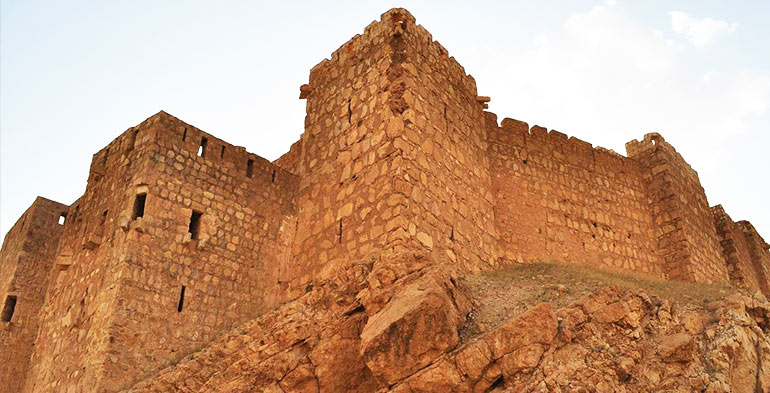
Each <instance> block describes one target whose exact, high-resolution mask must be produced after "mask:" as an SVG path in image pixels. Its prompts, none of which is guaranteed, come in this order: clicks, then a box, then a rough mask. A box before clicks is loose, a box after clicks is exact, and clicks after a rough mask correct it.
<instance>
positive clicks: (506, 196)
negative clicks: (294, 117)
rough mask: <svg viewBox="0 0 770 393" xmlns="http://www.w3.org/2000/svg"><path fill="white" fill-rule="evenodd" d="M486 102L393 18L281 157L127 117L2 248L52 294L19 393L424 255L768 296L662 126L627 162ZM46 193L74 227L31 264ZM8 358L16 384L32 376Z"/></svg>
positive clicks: (129, 371)
mask: <svg viewBox="0 0 770 393" xmlns="http://www.w3.org/2000/svg"><path fill="white" fill-rule="evenodd" d="M477 94H478V92H477V89H476V84H475V81H474V79H473V78H472V77H471V76H469V75H467V74H466V72H465V70H464V69H463V68H462V66H460V65H459V64H458V63H457V62H456V61H455V60H454V59H453V58H451V57H449V55H448V53H447V51H446V50H445V49H444V48H443V47H442V46H441V45H440V44H439V43H437V42H435V41H433V39H432V37H431V35H430V34H429V33H428V32H427V31H426V30H425V29H423V28H422V27H421V26H418V25H417V24H416V23H415V20H414V18H413V17H412V16H411V15H410V14H409V13H408V12H406V11H405V10H403V9H393V10H391V11H388V12H386V13H385V14H383V15H382V16H381V20H380V21H377V22H373V23H372V24H370V25H369V26H367V28H366V29H365V31H364V32H363V34H361V35H357V36H355V37H353V38H352V39H351V40H350V41H349V42H347V43H345V44H344V45H343V46H342V47H340V48H339V49H338V50H337V51H335V52H334V53H333V54H332V56H331V57H330V59H328V60H324V61H323V62H321V63H320V64H318V65H317V66H316V67H314V68H313V70H311V73H310V79H309V83H308V84H307V85H304V86H303V87H302V88H301V97H303V98H306V99H307V116H306V118H305V131H304V133H303V134H302V136H301V138H300V140H299V141H298V142H296V143H295V144H293V145H292V146H291V148H290V150H289V152H287V153H286V154H285V155H284V156H282V157H281V158H279V159H278V160H276V162H275V163H270V162H268V161H266V160H264V159H262V158H260V157H258V156H256V155H254V154H251V153H248V152H247V151H246V150H245V149H244V148H242V147H238V146H233V145H230V144H228V143H226V142H224V141H222V140H220V139H217V138H215V137H214V136H212V135H210V134H207V133H205V132H203V131H201V130H199V129H197V128H195V127H193V126H191V125H189V124H186V123H184V122H182V121H180V120H178V119H176V118H174V117H173V116H170V115H168V114H166V113H163V112H161V113H159V114H157V115H155V116H153V117H151V118H149V119H147V120H146V121H145V122H143V123H142V124H140V125H138V126H137V127H132V128H130V129H128V130H127V131H126V132H124V133H123V134H121V135H120V136H119V137H118V138H116V139H115V140H114V141H113V142H111V143H110V144H109V145H108V146H106V147H105V148H104V149H102V150H101V151H100V152H98V153H97V154H95V155H94V157H93V161H92V165H91V169H90V173H89V178H88V185H87V188H86V190H85V193H84V194H83V196H82V197H81V198H80V199H78V200H77V201H76V202H75V203H74V204H73V205H72V206H71V207H70V208H69V209H66V206H64V205H58V204H54V205H50V206H49V205H45V204H46V203H48V202H46V201H44V200H39V201H38V202H36V205H33V208H31V209H30V211H28V212H27V213H26V215H25V216H24V217H22V219H21V221H20V222H21V224H17V227H18V228H17V227H14V229H13V230H12V231H11V232H10V234H9V237H8V239H7V241H6V243H5V244H4V248H3V251H2V258H3V260H2V264H0V269H2V270H0V273H2V276H0V285H2V287H0V290H3V291H6V292H8V291H12V289H6V288H7V287H8V286H9V285H11V286H13V285H16V284H11V283H10V282H11V281H10V280H11V278H10V277H20V278H18V280H22V278H23V279H24V280H28V281H30V284H29V285H28V286H29V288H30V291H32V292H35V291H37V292H35V293H38V292H39V293H40V294H42V293H44V292H45V291H46V289H45V288H46V287H47V288H48V289H47V295H46V298H45V299H46V300H45V302H44V306H42V309H41V310H40V313H39V316H40V327H39V329H37V327H35V326H34V324H33V323H30V324H26V323H25V324H22V323H21V322H22V320H24V321H31V319H32V318H31V317H30V316H29V315H31V314H27V315H25V314H24V313H20V314H15V316H14V318H18V319H16V320H13V319H12V320H11V323H10V324H6V325H3V329H4V330H3V331H2V332H1V334H2V335H1V336H0V338H3V339H4V340H6V341H5V342H9V343H10V344H9V345H11V346H13V353H14V358H13V359H17V357H16V354H18V355H19V357H18V359H22V360H23V358H24V356H25V355H24V351H27V352H26V353H31V351H32V348H33V347H32V342H31V339H29V337H32V336H30V335H29V334H27V333H29V332H32V331H34V330H38V331H39V332H38V336H37V340H36V341H35V344H34V353H33V354H32V356H31V357H30V362H29V367H28V370H29V371H28V377H27V378H26V384H25V389H24V390H23V391H27V392H43V391H46V392H47V391H63V392H78V391H101V392H113V391H118V390H120V389H123V388H126V387H128V386H131V385H132V384H134V383H135V382H137V381H140V380H142V379H144V378H147V377H150V376H152V375H154V374H155V373H156V372H157V371H158V370H160V369H161V368H164V367H166V366H169V365H173V364H175V363H176V362H178V361H179V360H180V359H182V358H183V357H185V356H187V355H189V354H190V353H191V352H194V351H196V350H198V349H200V348H202V347H204V346H206V345H207V344H208V343H210V342H211V341H212V340H214V339H215V338H216V337H217V336H219V335H221V334H224V332H226V331H228V330H231V329H233V328H235V327H237V326H241V324H243V323H245V322H246V321H248V320H251V319H254V318H256V317H258V316H259V315H262V314H263V313H265V312H266V311H269V310H272V308H273V307H275V306H278V305H280V304H284V303H285V302H287V301H290V300H292V299H297V298H299V297H301V296H302V295H304V294H305V293H307V292H312V291H311V290H312V289H313V287H314V286H316V285H318V284H319V283H321V282H325V281H326V282H328V281H329V280H332V281H333V280H334V279H335V278H338V277H335V274H337V273H335V272H339V271H344V270H345V269H346V268H347V267H350V266H353V265H354V264H355V263H357V262H360V261H366V260H373V258H374V257H376V256H377V255H379V254H383V255H385V258H388V259H389V260H391V261H395V263H409V264H413V265H414V266H409V267H408V268H407V269H400V270H399V271H401V272H404V271H409V269H412V268H417V267H418V265H420V264H421V263H425V261H439V263H444V264H448V265H451V266H453V267H456V268H458V269H459V270H460V271H465V272H470V271H478V270H486V269H491V268H494V267H496V266H499V265H501V264H507V263H524V262H536V261H559V262H565V263H577V264H585V265H589V266H597V267H607V268H612V269H620V270H626V271H632V272H641V273H647V274H651V275H654V276H658V277H663V278H669V279H680V280H689V281H698V282H716V281H726V280H728V279H732V280H734V281H736V282H739V283H741V285H746V286H749V287H757V288H760V289H762V290H763V291H765V293H767V291H768V289H770V281H768V278H770V251H768V245H767V243H766V242H765V241H764V240H763V239H762V238H761V237H760V236H759V234H757V233H756V231H755V230H754V228H753V227H752V226H751V224H749V223H748V222H743V221H739V222H732V220H730V219H729V217H728V216H726V214H723V211H719V210H718V209H717V210H711V209H709V206H708V202H707V200H706V196H705V193H704V192H703V189H702V187H701V186H700V183H699V180H698V176H697V173H696V172H695V171H694V170H692V168H690V166H689V165H687V163H686V162H685V161H684V159H683V158H682V157H681V156H680V155H679V154H678V153H677V152H676V150H675V149H674V148H673V147H672V146H671V145H669V144H668V143H666V142H665V141H664V140H663V138H662V137H660V136H659V135H657V134H648V135H646V136H645V138H644V139H643V140H642V141H641V142H640V141H632V142H630V143H629V144H627V152H628V157H624V156H621V155H619V154H617V153H615V152H612V151H609V150H606V149H603V148H599V147H597V148H594V147H593V146H591V145H590V144H589V143H586V142H583V141H580V140H578V139H576V138H569V137H567V136H566V135H564V134H562V133H560V132H557V131H553V130H551V131H550V132H549V131H547V130H546V129H545V128H542V127H538V126H535V127H531V128H530V127H529V125H527V124H526V123H523V122H519V121H516V120H512V119H505V120H503V121H502V123H501V124H500V125H498V122H497V118H496V116H495V115H494V114H491V113H485V112H484V108H485V106H486V105H485V102H486V101H488V98H486V97H480V96H478V95H477ZM140 195H143V198H144V199H143V200H144V204H143V205H142V208H141V209H138V208H137V206H139V205H141V204H137V201H138V200H141V198H138V196H140ZM50 203H52V204H53V202H50ZM44 205H45V206H47V207H46V208H45V209H42V208H41V210H40V211H41V212H45V214H46V216H45V217H48V214H49V213H50V215H51V217H53V215H55V214H54V213H56V212H57V211H59V212H61V211H63V210H62V209H65V210H67V221H66V222H65V224H64V227H63V228H61V227H58V225H57V226H51V225H49V223H48V221H46V223H45V224H44V225H42V224H41V226H40V228H41V232H40V236H42V237H41V238H45V239H47V240H46V241H45V242H44V243H45V245H44V247H43V246H41V244H42V243H41V241H38V240H34V241H32V243H30V244H33V247H32V250H33V251H34V252H35V253H37V254H39V255H41V258H39V259H35V260H34V263H33V262H31V260H28V259H25V258H21V259H18V258H17V259H14V258H15V257H14V256H15V255H20V254H19V253H22V254H23V253H24V252H26V251H24V252H22V251H19V250H22V248H23V247H25V244H27V243H25V241H26V240H24V239H33V237H34V236H37V235H35V233H37V232H35V231H33V230H31V229H29V228H36V227H33V226H30V225H32V224H30V223H29V220H30V219H29V218H30V217H32V215H33V213H34V212H35V211H37V210H35V209H37V208H36V207H35V206H44ZM140 213H141V214H140ZM35 214H37V213H35ZM41 214H43V213H41ZM41 217H42V216H41ZM45 220H48V218H45ZM33 221H34V220H33ZM25 223H26V224H25ZM19 225H20V226H19ZM33 235H34V236H33ZM57 236H60V238H59V240H58V241H57V240H56V239H55V237H57ZM34 239H38V238H34ZM57 244H58V248H57ZM54 251H55V252H54ZM54 254H55V256H54ZM405 254H408V255H406V256H408V257H407V258H401V257H402V256H405ZM24 255H27V256H28V255H29V252H26V254H24ZM9 256H10V258H11V259H8V258H9ZM46 258H47V259H46ZM9 261H10V262H9ZM46 261H47V262H46ZM404 261H408V262H404ZM38 262H39V263H41V265H40V268H39V269H38V268H36V269H32V270H26V273H25V270H24V269H25V268H27V267H30V266H33V265H34V264H37V263H38ZM384 264H386V263H380V264H378V265H377V267H378V269H379V268H380V267H381V266H382V265H384ZM35 266H36V265H35ZM396 270H398V269H394V270H393V271H388V270H387V269H380V270H378V272H377V273H376V274H374V275H373V277H374V276H378V275H380V276H378V277H377V279H378V280H379V279H383V280H393V279H395V278H394V277H385V276H386V275H388V274H391V273H393V272H394V271H396ZM48 271H50V272H51V274H50V279H48V278H47V275H48V273H47V272H48ZM20 272H21V273H20ZM393 274H395V273H393ZM2 280H6V281H2ZM33 281H34V284H33V283H32V282H33ZM24 287H25V288H26V287H27V286H26V285H25V286H24ZM32 292H30V293H32ZM4 293H5V292H4ZM24 296H27V294H26V292H25V294H21V292H20V294H19V299H21V300H25V299H26V298H24ZM41 296H42V295H41ZM39 299H42V298H39ZM23 304H27V303H26V300H25V303H21V302H20V303H19V305H23ZM17 307H18V306H17ZM20 310H24V311H23V312H27V313H29V312H34V307H26V306H24V308H23V309H20ZM20 312H21V311H20ZM14 329H16V330H14ZM22 330H23V332H24V334H27V335H26V336H24V337H26V338H20V339H19V340H16V339H13V340H8V339H6V338H7V337H11V335H12V334H16V333H13V332H19V334H21V332H22ZM19 337H21V336H19ZM25 340H26V341H25ZM5 363H6V362H4V363H3V364H5ZM7 363H8V364H9V365H10V366H8V367H7V368H0V370H2V371H3V372H4V373H5V374H3V375H14V378H16V377H19V376H20V375H23V370H24V366H19V363H16V362H13V361H11V362H7ZM3 367H5V366H3ZM9 380H10V379H9ZM15 381H20V379H18V378H17V379H15ZM0 382H1V381H0ZM9 383H18V382H9Z"/></svg>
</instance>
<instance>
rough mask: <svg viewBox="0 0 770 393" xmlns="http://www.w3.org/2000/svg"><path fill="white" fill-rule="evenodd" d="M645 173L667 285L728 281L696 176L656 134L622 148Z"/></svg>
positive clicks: (705, 201) (709, 211) (707, 206)
mask: <svg viewBox="0 0 770 393" xmlns="http://www.w3.org/2000/svg"><path fill="white" fill-rule="evenodd" d="M626 150H627V152H628V156H629V157H630V158H633V159H635V160H637V162H639V163H640V164H641V165H642V166H643V167H644V170H643V172H642V177H643V179H644V181H645V187H646V192H647V198H648V199H649V200H650V201H651V203H652V209H651V210H652V215H653V220H654V222H655V226H654V230H655V231H656V237H657V239H658V252H659V253H660V255H661V257H662V259H663V261H662V262H663V266H664V272H665V273H666V276H667V277H668V278H670V279H676V280H685V281H697V282H720V281H722V282H723V281H727V280H728V279H729V275H728V272H727V265H726V263H725V260H724V258H723V257H722V251H721V245H720V242H719V238H718V236H717V233H716V228H715V226H714V218H713V215H712V213H711V210H710V208H709V204H708V201H707V199H706V193H705V191H704V190H703V187H701V185H700V180H699V179H698V174H697V172H695V171H694V170H693V169H692V168H691V167H690V165H688V164H687V162H686V161H685V160H684V158H682V156H681V155H680V154H679V153H678V152H677V151H676V149H674V147H673V146H671V145H670V144H669V143H667V142H666V141H665V140H664V139H663V137H661V136H660V135H658V134H654V133H653V134H647V135H645V137H644V139H643V140H642V141H636V140H634V141H631V142H629V143H627V144H626Z"/></svg>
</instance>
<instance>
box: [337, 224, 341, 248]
mask: <svg viewBox="0 0 770 393" xmlns="http://www.w3.org/2000/svg"><path fill="white" fill-rule="evenodd" d="M337 240H338V241H339V242H340V244H342V219H341V218H340V229H339V231H338V232H337Z"/></svg>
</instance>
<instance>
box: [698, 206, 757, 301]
mask: <svg viewBox="0 0 770 393" xmlns="http://www.w3.org/2000/svg"><path fill="white" fill-rule="evenodd" d="M711 212H712V213H713V214H714V224H715V225H716V229H717V235H718V236H719V239H720V244H721V245H722V256H723V257H724V259H725V262H726V263H727V271H728V273H729V275H730V282H733V283H735V284H736V285H739V286H743V287H748V288H754V289H762V290H763V292H765V291H766V290H767V288H761V287H760V281H762V280H760V276H759V273H760V272H757V271H756V269H755V267H754V264H753V262H752V255H751V250H750V249H749V244H748V242H747V241H746V235H745V234H744V233H743V228H741V227H740V226H738V225H736V224H735V222H733V220H732V219H731V218H730V216H729V215H727V213H725V210H724V208H723V207H722V205H717V206H714V207H712V208H711ZM763 284H764V283H763Z"/></svg>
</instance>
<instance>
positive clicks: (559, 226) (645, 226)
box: [487, 114, 663, 276]
mask: <svg viewBox="0 0 770 393" xmlns="http://www.w3.org/2000/svg"><path fill="white" fill-rule="evenodd" d="M487 130H488V135H489V143H490V146H489V154H490V158H491V162H492V179H493V184H494V193H495V195H496V196H497V205H496V206H495V223H496V225H497V228H498V231H499V232H500V240H501V248H502V249H503V250H504V257H505V258H506V259H508V260H515V261H517V262H535V261H558V262H563V263H577V264H588V265H592V266H603V267H606V268H614V269H624V270H631V271H637V272H644V273H648V274H653V275H657V276H662V274H663V269H662V267H661V262H660V258H659V256H658V254H657V243H656V238H655V232H654V228H653V225H652V219H651V216H650V207H649V204H648V202H647V199H646V194H645V187H644V183H643V182H642V171H643V168H642V167H641V166H640V164H639V163H638V162H636V161H634V160H632V159H629V158H626V157H623V156H621V155H619V154H617V153H615V152H612V151H609V150H606V149H603V148H593V147H592V146H591V144H589V143H586V142H583V141H581V140H579V139H576V138H574V137H572V138H568V137H567V136H566V135H564V134H562V133H560V132H557V131H553V130H552V131H550V132H548V131H546V129H545V128H542V127H538V126H534V127H532V128H531V129H530V128H529V126H528V125H527V124H526V123H524V122H520V121H517V120H512V119H504V120H503V121H502V126H501V127H498V126H497V121H496V118H495V117H494V115H491V114H489V115H488V123H487Z"/></svg>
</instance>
